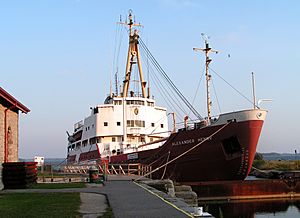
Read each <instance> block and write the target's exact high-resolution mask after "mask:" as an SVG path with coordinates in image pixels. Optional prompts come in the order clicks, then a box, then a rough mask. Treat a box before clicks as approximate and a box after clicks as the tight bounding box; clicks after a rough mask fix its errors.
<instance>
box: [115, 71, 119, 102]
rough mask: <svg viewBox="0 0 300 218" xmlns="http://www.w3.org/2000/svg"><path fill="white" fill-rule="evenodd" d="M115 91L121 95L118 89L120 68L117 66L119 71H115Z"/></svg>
mask: <svg viewBox="0 0 300 218" xmlns="http://www.w3.org/2000/svg"><path fill="white" fill-rule="evenodd" d="M115 89H116V90H115V92H116V95H117V96H119V91H118V68H117V72H116V73H115Z"/></svg>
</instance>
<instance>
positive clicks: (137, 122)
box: [127, 120, 145, 127]
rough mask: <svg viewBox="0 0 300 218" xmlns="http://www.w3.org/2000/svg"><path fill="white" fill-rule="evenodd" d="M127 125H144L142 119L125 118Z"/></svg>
mask: <svg viewBox="0 0 300 218" xmlns="http://www.w3.org/2000/svg"><path fill="white" fill-rule="evenodd" d="M127 127H145V121H144V120H127Z"/></svg>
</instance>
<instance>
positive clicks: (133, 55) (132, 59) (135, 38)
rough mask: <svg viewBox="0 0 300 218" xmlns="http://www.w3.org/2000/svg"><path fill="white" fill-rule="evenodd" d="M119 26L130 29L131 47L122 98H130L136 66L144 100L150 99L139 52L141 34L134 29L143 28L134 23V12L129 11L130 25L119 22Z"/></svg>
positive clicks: (129, 48)
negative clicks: (129, 93)
mask: <svg viewBox="0 0 300 218" xmlns="http://www.w3.org/2000/svg"><path fill="white" fill-rule="evenodd" d="M119 24H123V25H126V26H128V28H129V47H128V54H127V62H126V71H125V80H124V81H123V93H122V97H124V98H126V97H127V96H128V90H129V84H130V77H131V73H132V67H133V65H134V64H137V65H138V70H139V76H140V83H141V89H142V96H143V98H149V96H150V93H149V89H148V95H146V84H147V82H146V81H145V80H144V76H143V69H142V64H141V57H140V50H139V46H138V44H139V33H138V30H137V29H134V28H133V27H142V25H141V24H137V23H135V22H134V21H133V18H132V11H131V10H130V11H129V15H128V23H127V22H119Z"/></svg>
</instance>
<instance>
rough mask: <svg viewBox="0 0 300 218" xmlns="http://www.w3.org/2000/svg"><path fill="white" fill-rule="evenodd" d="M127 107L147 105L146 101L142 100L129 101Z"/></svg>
mask: <svg viewBox="0 0 300 218" xmlns="http://www.w3.org/2000/svg"><path fill="white" fill-rule="evenodd" d="M126 103H127V105H145V102H144V101H141V100H127V101H126Z"/></svg>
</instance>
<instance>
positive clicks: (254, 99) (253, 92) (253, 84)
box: [251, 72, 257, 109]
mask: <svg viewBox="0 0 300 218" xmlns="http://www.w3.org/2000/svg"><path fill="white" fill-rule="evenodd" d="M251 75H252V94H253V108H254V109H256V108H257V106H256V97H255V78H254V73H253V72H252V73H251Z"/></svg>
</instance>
